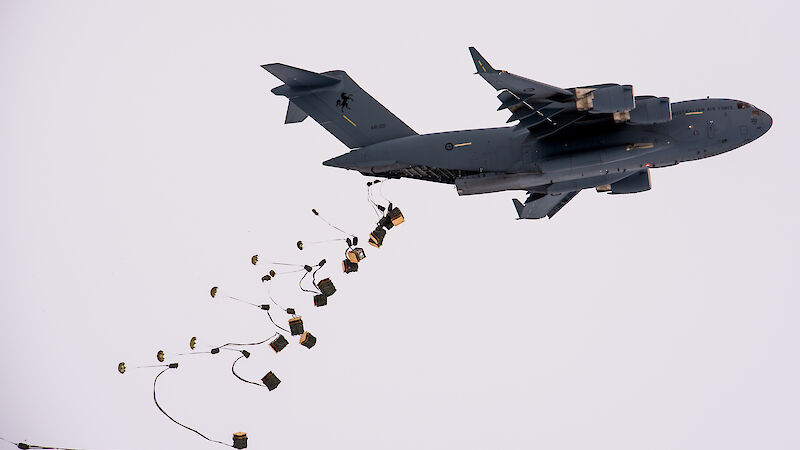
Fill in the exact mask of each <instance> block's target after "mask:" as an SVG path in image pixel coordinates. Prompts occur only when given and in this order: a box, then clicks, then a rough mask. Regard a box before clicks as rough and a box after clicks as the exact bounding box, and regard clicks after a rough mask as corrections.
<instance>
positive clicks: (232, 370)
mask: <svg viewBox="0 0 800 450" xmlns="http://www.w3.org/2000/svg"><path fill="white" fill-rule="evenodd" d="M242 358H244V355H242V356H240V357H238V358H236V361H234V362H233V365H232V366H231V372H232V373H233V376H235V377H236V378H238V379H240V380H242V381H244V382H245V383H250V384H255V385H256V386H258V387H265V386H264V385H263V384H259V383H256V382H254V381H250V380H245V379H244V378H242V377H240V376H239V374H238V373H236V363H237V362H239V360H240V359H242Z"/></svg>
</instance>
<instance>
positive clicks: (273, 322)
mask: <svg viewBox="0 0 800 450" xmlns="http://www.w3.org/2000/svg"><path fill="white" fill-rule="evenodd" d="M267 317H269V321H270V322H272V324H273V325H275V326H276V327H278V328H280V329H281V330H283V331H285V332H287V333H291V331H289V330H287V329H286V328H283V327H282V326H280V325H278V324H277V323H275V321H274V320H272V314H270V313H269V311H267Z"/></svg>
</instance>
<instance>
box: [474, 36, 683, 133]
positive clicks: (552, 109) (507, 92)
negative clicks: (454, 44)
mask: <svg viewBox="0 0 800 450" xmlns="http://www.w3.org/2000/svg"><path fill="white" fill-rule="evenodd" d="M469 51H470V54H471V55H472V60H473V62H474V63H475V69H476V70H477V73H478V75H480V76H481V77H482V78H483V79H484V80H486V81H487V82H488V83H489V84H490V85H491V86H492V87H493V88H495V89H497V90H498V91H501V92H500V94H499V95H498V96H497V98H498V99H499V100H500V107H499V108H497V109H498V111H499V110H502V109H508V110H509V112H511V117H509V119H508V122H513V121H519V123H518V124H517V125H516V126H515V128H516V129H520V130H524V129H527V130H528V131H529V132H530V134H531V136H532V137H534V138H543V137H545V136H549V135H551V134H553V133H556V132H558V131H561V130H563V129H564V128H567V127H568V126H570V125H572V124H574V123H576V122H579V121H586V120H597V119H600V121H602V122H604V123H607V124H609V125H610V126H613V124H614V123H623V122H630V123H659V122H665V121H668V120H671V119H672V113H671V110H670V103H669V99H668V98H666V97H660V98H656V97H652V96H643V97H636V98H634V96H633V86H631V85H619V84H601V85H593V86H585V87H576V88H570V89H562V88H559V87H556V86H552V85H549V84H546V83H542V82H539V81H534V80H530V79H528V78H525V77H521V76H519V75H514V74H512V73H509V72H507V71H505V70H497V69H495V68H494V67H492V65H491V64H489V62H488V61H486V58H484V57H483V56H482V55H481V54H480V53H479V52H478V51H477V50H476V49H475V48H474V47H470V48H469ZM637 102H639V103H641V104H642V105H644V106H645V107H642V108H637V107H636V106H637Z"/></svg>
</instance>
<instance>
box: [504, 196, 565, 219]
mask: <svg viewBox="0 0 800 450" xmlns="http://www.w3.org/2000/svg"><path fill="white" fill-rule="evenodd" d="M578 192H580V191H571V192H563V193H558V194H540V193H534V192H529V194H530V195H529V196H528V199H527V200H525V203H524V204H523V203H522V202H520V201H519V200H517V199H514V207H515V208H517V215H518V216H519V218H520V219H541V218H543V217H545V216H547V218H549V219H552V218H553V216H555V215H556V213H558V212H559V211H561V208H563V207H564V205H566V204H567V203H569V201H570V200H572V199H573V198H575V196H576V195H578Z"/></svg>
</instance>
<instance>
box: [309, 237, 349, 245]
mask: <svg viewBox="0 0 800 450" xmlns="http://www.w3.org/2000/svg"><path fill="white" fill-rule="evenodd" d="M339 241H347V239H345V238H336V239H326V240H324V241H310V242H306V241H303V245H315V244H327V243H328V242H339Z"/></svg>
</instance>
